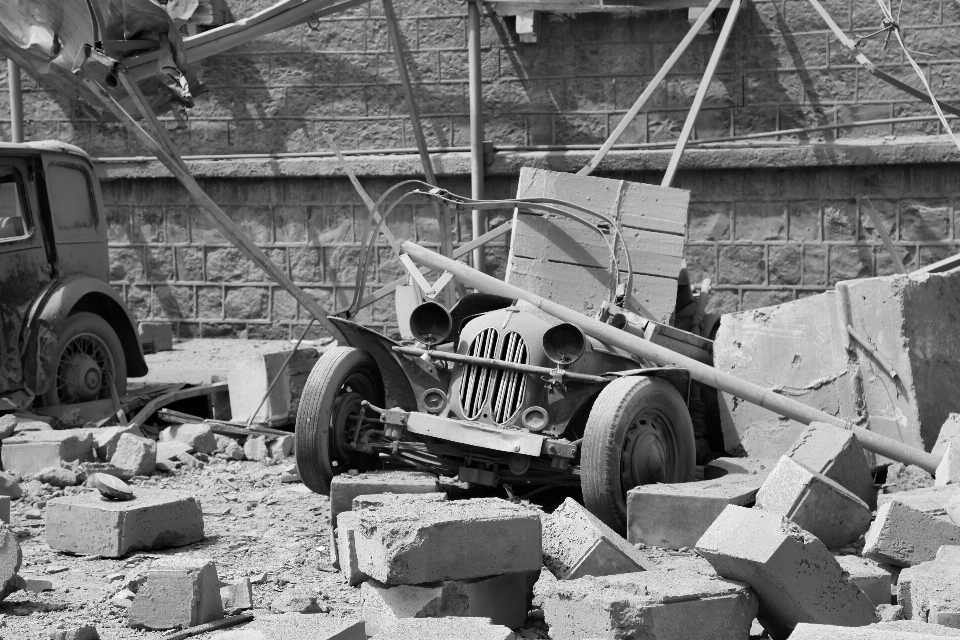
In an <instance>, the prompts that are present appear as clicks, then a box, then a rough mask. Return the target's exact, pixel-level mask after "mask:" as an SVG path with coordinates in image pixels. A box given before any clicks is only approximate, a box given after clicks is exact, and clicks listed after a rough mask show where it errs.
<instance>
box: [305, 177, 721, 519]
mask: <svg viewBox="0 0 960 640" xmlns="http://www.w3.org/2000/svg"><path fill="white" fill-rule="evenodd" d="M424 195H431V196H434V198H435V199H438V200H440V201H441V202H442V203H443V204H444V205H445V206H451V207H455V208H457V207H459V208H460V209H461V210H470V209H471V208H473V207H476V206H483V205H478V204H477V203H474V202H465V201H463V200H464V199H458V198H457V197H456V196H454V195H453V194H449V193H445V192H442V190H436V189H433V190H431V191H430V192H429V193H425V194H424ZM688 199H689V194H688V193H687V192H686V191H682V190H680V189H669V188H661V187H654V186H651V185H641V184H637V183H629V182H626V181H620V180H608V179H601V178H592V177H580V176H570V175H566V174H556V173H554V172H551V171H545V170H530V169H524V170H523V171H522V172H521V177H520V189H519V194H518V199H517V200H515V201H501V202H500V203H499V204H500V206H501V207H504V206H511V205H512V206H516V210H515V213H514V218H513V225H514V226H513V237H512V242H511V249H510V257H509V261H508V267H507V274H506V280H507V282H512V283H513V284H516V285H518V286H521V287H523V288H524V289H526V290H528V291H531V292H535V293H538V294H539V295H542V296H545V297H547V298H549V299H551V300H553V301H555V302H559V303H561V304H564V305H566V306H568V307H570V308H573V309H580V310H582V311H583V312H585V313H588V314H590V315H591V316H594V317H597V318H599V319H602V320H604V321H605V322H607V323H609V324H612V325H613V326H615V327H618V328H621V329H623V330H624V331H628V332H630V333H633V334H634V335H638V336H642V337H644V338H645V339H648V340H651V341H653V342H655V343H659V344H662V345H664V346H667V347H669V348H670V349H673V350H676V351H678V352H680V353H684V354H686V355H689V356H691V357H694V358H696V359H697V360H699V361H701V362H706V363H709V362H710V361H711V358H712V352H711V341H710V340H709V339H706V338H703V337H701V336H699V335H694V334H693V333H690V332H687V331H683V330H681V329H678V328H676V327H675V326H671V324H674V325H675V324H682V323H681V322H678V320H680V319H681V318H680V316H682V315H683V314H682V311H683V308H687V307H689V306H690V304H689V303H691V302H692V303H693V307H694V308H696V309H697V310H698V313H699V314H700V315H701V316H702V315H703V311H704V310H703V307H702V305H700V306H698V305H697V304H696V300H693V299H692V298H691V297H690V296H689V287H687V288H686V289H687V291H686V294H685V293H684V283H683V282H682V281H681V280H680V275H681V271H682V257H683V236H684V231H685V228H686V222H687V205H688ZM398 202H399V201H398ZM395 204H396V203H395ZM387 213H389V210H388V212H387ZM578 218H579V220H578ZM587 218H589V220H586V219H587ZM376 233H377V230H376V229H375V230H374V232H373V236H374V237H375V236H376ZM615 238H618V239H619V241H622V245H621V249H620V254H619V259H618V258H617V257H616V255H614V258H613V268H612V269H611V265H610V262H611V260H610V257H611V250H612V253H613V254H617V252H618V249H616V248H613V247H615V245H616V244H617V243H616V242H615V241H614V239H615ZM612 248H613V249H612ZM623 252H626V253H629V257H630V258H632V259H628V258H627V257H626V256H625V255H623ZM361 264H362V263H361ZM624 272H627V273H629V274H630V275H629V276H627V275H625V274H624ZM618 274H619V275H618ZM678 284H679V285H680V286H678ZM358 285H360V287H359V288H360V290H362V285H363V282H358ZM678 291H679V292H680V293H679V295H678ZM627 292H629V295H626V294H627ZM701 302H702V300H701ZM678 307H679V309H678ZM332 320H333V321H334V322H335V323H336V324H337V326H338V328H339V329H340V330H341V332H342V333H343V334H344V335H345V336H347V341H348V344H346V345H343V344H341V345H340V346H338V347H336V348H334V349H332V350H330V351H328V352H327V353H325V354H324V355H323V356H322V357H321V358H320V360H319V361H318V362H317V363H316V365H315V367H314V369H313V371H312V373H311V375H310V378H309V380H308V382H307V384H306V386H305V388H304V391H303V396H302V398H301V404H300V408H299V412H298V416H297V426H296V436H297V447H296V449H297V463H298V468H299V470H300V474H301V477H302V478H303V481H304V483H305V484H306V485H307V486H308V487H310V488H311V489H312V490H314V491H316V492H318V493H328V492H329V488H330V482H331V480H332V478H333V477H334V475H336V474H338V473H342V472H344V471H347V470H349V469H357V470H365V469H372V468H375V467H376V466H377V465H381V464H392V465H401V466H405V467H407V468H415V469H423V470H429V471H432V472H436V473H439V474H442V475H448V476H449V475H453V476H458V477H459V478H460V479H461V480H463V481H467V482H472V483H476V484H480V485H488V486H497V485H511V486H512V487H514V488H516V489H518V492H519V491H521V490H522V489H523V488H527V489H529V491H525V492H523V495H526V496H529V495H531V494H532V493H533V492H537V491H540V490H541V489H543V488H551V487H561V486H580V487H581V488H582V490H583V496H584V501H585V504H586V506H587V507H588V508H589V509H590V510H591V511H592V512H593V513H594V514H596V515H597V516H598V517H600V518H601V519H602V520H603V521H605V522H606V523H607V524H608V525H610V526H611V527H613V528H614V529H615V530H618V531H624V530H625V529H626V493H627V491H629V490H630V489H631V488H633V487H635V486H638V485H642V484H647V483H654V482H684V481H689V480H692V479H694V473H695V462H696V457H697V453H698V451H697V449H698V444H701V443H703V441H704V440H705V438H704V435H705V434H704V433H703V432H704V429H703V417H702V414H703V408H702V405H703V403H702V402H698V400H699V392H700V389H699V388H698V387H695V386H693V385H691V380H690V376H689V375H688V373H687V371H685V370H684V369H682V368H677V367H658V366H656V365H654V364H652V363H650V362H647V361H645V360H643V359H642V358H638V357H636V356H634V355H631V354H629V353H627V352H625V351H623V350H621V349H617V348H614V347H611V346H609V345H606V344H603V343H602V342H601V341H599V340H596V339H594V338H591V337H589V336H586V335H584V333H583V331H581V329H580V328H579V327H578V326H576V325H574V324H570V323H562V322H560V321H558V320H557V319H555V318H553V317H551V316H548V315H546V314H544V313H542V312H541V311H539V309H537V308H535V307H533V306H531V305H529V304H525V303H523V302H517V301H516V300H513V299H510V298H505V297H500V296H496V295H489V294H484V293H477V292H474V293H468V294H467V295H466V296H464V297H462V298H460V300H459V301H458V302H457V303H456V304H455V305H454V306H452V307H451V308H449V309H447V308H445V307H444V306H442V305H441V304H439V303H438V302H437V301H435V300H430V299H427V300H424V301H423V303H422V304H420V305H419V306H417V307H415V308H414V310H413V312H412V313H411V314H410V316H409V319H408V325H409V334H410V336H411V339H410V340H405V341H400V342H396V341H393V340H391V339H389V338H387V337H385V336H383V335H380V334H378V333H376V332H373V331H371V330H369V329H366V328H365V327H363V326H361V325H360V324H357V323H354V322H352V321H350V320H348V319H343V318H337V319H332ZM697 323H698V327H699V330H700V332H701V333H707V334H708V335H709V332H710V329H709V328H706V329H705V327H704V322H703V318H702V317H701V318H698V321H697ZM401 324H402V320H401ZM709 392H710V393H712V392H713V391H712V390H709ZM707 404H708V405H709V404H710V403H707ZM695 405H700V407H699V409H697V408H696V407H695ZM714 406H715V403H714ZM691 409H695V411H699V413H700V414H701V415H700V426H701V428H700V429H698V430H697V434H696V435H699V436H700V437H699V438H697V437H696V435H695V429H694V419H693V418H692V416H691ZM698 440H699V441H700V442H698ZM721 448H722V444H721Z"/></svg>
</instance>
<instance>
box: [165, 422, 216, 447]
mask: <svg viewBox="0 0 960 640" xmlns="http://www.w3.org/2000/svg"><path fill="white" fill-rule="evenodd" d="M160 442H182V443H184V444H186V445H187V446H188V447H190V448H191V449H193V451H195V452H197V453H214V452H215V451H216V450H217V439H216V437H214V434H213V429H212V428H211V427H210V425H208V424H203V423H200V424H175V425H171V426H169V427H167V428H166V429H164V430H163V431H161V432H160Z"/></svg>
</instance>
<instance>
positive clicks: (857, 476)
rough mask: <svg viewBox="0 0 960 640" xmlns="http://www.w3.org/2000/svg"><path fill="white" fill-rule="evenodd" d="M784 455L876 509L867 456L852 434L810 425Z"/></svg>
mask: <svg viewBox="0 0 960 640" xmlns="http://www.w3.org/2000/svg"><path fill="white" fill-rule="evenodd" d="M785 455H786V456H787V457H788V458H790V459H792V460H794V461H796V462H799V463H800V464H802V465H803V466H805V467H806V468H808V469H811V470H813V471H816V472H817V473H819V474H820V475H823V476H826V477H827V478H830V479H831V480H833V481H834V482H836V483H837V484H839V485H840V486H841V487H843V488H844V489H846V490H847V491H849V492H851V493H852V494H854V495H855V496H857V497H858V498H860V499H861V500H863V501H864V502H866V503H867V506H868V507H870V508H871V509H875V508H876V507H877V488H876V486H875V485H874V484H873V474H872V473H871V472H870V463H869V461H868V459H867V453H866V452H865V451H864V450H863V447H862V446H861V445H860V441H859V440H857V437H856V436H855V435H853V432H851V431H848V430H846V429H841V428H839V427H835V426H833V425H832V424H824V423H822V422H813V423H811V424H809V425H808V426H807V428H806V429H804V430H803V431H802V432H801V433H800V436H799V437H798V438H797V441H796V442H794V443H793V445H792V446H791V447H790V449H789V450H788V451H787V453H786V454H785Z"/></svg>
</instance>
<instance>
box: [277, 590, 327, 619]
mask: <svg viewBox="0 0 960 640" xmlns="http://www.w3.org/2000/svg"><path fill="white" fill-rule="evenodd" d="M270 609H272V610H273V611H276V612H277V613H327V612H328V611H330V607H327V606H321V605H319V604H317V596H315V595H313V594H312V593H310V592H308V591H305V590H303V589H300V588H298V587H293V588H290V589H286V590H285V591H284V592H283V593H281V594H280V595H279V596H277V597H276V599H274V601H273V602H271V603H270Z"/></svg>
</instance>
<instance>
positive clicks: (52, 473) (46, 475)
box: [34, 466, 80, 488]
mask: <svg viewBox="0 0 960 640" xmlns="http://www.w3.org/2000/svg"><path fill="white" fill-rule="evenodd" d="M34 478H36V479H37V480H39V481H40V482H42V483H44V484H49V485H50V486H52V487H60V488H63V487H75V486H77V485H78V484H80V477H79V476H78V475H77V472H76V471H74V470H73V469H67V468H64V467H60V466H57V467H48V468H46V469H43V470H42V471H40V472H38V473H37V474H36V475H35V476H34Z"/></svg>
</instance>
